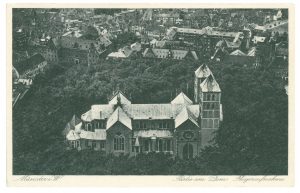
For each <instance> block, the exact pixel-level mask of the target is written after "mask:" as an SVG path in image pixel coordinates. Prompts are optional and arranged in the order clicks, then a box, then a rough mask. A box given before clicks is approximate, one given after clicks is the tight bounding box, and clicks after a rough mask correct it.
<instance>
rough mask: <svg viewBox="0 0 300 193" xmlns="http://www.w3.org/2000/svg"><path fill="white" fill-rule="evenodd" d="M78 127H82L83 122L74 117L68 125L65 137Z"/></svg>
mask: <svg viewBox="0 0 300 193" xmlns="http://www.w3.org/2000/svg"><path fill="white" fill-rule="evenodd" d="M78 125H79V126H78ZM78 127H81V120H80V119H79V118H78V117H77V116H76V115H73V117H72V118H71V120H70V121H69V122H68V123H67V124H66V126H65V129H64V131H63V135H67V134H68V133H69V131H70V130H75V129H76V128H78Z"/></svg>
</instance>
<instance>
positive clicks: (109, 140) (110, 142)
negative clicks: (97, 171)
mask: <svg viewBox="0 0 300 193" xmlns="http://www.w3.org/2000/svg"><path fill="white" fill-rule="evenodd" d="M106 132H107V137H106V152H107V153H113V154H115V155H120V154H122V153H124V154H128V153H131V140H132V131H131V130H130V129H128V128H127V127H126V126H124V125H123V124H122V123H120V122H117V123H115V124H114V125H113V126H112V127H111V128H109V129H108V130H107V131H106ZM119 133H120V134H121V135H123V136H124V137H125V141H124V151H123V152H115V151H114V137H115V136H116V135H117V134H119Z"/></svg>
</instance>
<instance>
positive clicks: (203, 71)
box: [194, 64, 211, 103]
mask: <svg viewBox="0 0 300 193" xmlns="http://www.w3.org/2000/svg"><path fill="white" fill-rule="evenodd" d="M210 74H211V71H210V69H209V68H208V66H207V65H206V64H202V65H201V66H200V67H199V68H198V69H197V70H196V71H195V83H194V102H195V103H200V95H199V93H200V91H201V88H200V84H201V83H202V82H203V81H204V80H205V79H206V78H207V77H208V76H209V75H210Z"/></svg>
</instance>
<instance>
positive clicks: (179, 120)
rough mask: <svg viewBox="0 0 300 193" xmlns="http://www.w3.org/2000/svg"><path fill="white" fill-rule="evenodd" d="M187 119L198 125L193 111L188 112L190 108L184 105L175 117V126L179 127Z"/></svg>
mask: <svg viewBox="0 0 300 193" xmlns="http://www.w3.org/2000/svg"><path fill="white" fill-rule="evenodd" d="M187 120H190V121H191V122H192V123H194V124H195V125H196V126H197V127H199V125H198V122H197V118H196V117H195V116H194V115H193V113H191V112H190V110H189V109H188V108H187V107H184V108H183V109H182V110H181V112H180V113H179V114H178V115H177V116H176V118H175V128H177V127H179V126H180V125H181V124H183V123H184V122H185V121H187Z"/></svg>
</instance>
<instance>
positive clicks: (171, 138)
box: [64, 64, 223, 159]
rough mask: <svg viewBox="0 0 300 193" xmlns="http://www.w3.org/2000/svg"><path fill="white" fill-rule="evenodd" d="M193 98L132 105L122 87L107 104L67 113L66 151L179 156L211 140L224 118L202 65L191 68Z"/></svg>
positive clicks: (211, 80) (196, 150) (195, 152)
mask: <svg viewBox="0 0 300 193" xmlns="http://www.w3.org/2000/svg"><path fill="white" fill-rule="evenodd" d="M194 89H195V93H196V94H195V96H194V102H193V101H192V100H191V99H189V98H188V97H187V96H186V95H185V94H184V93H180V94H179V95H178V96H176V97H175V98H174V100H172V101H171V102H170V103H166V104H134V103H132V102H131V101H130V100H129V99H128V98H127V97H126V96H125V95H124V94H123V93H122V92H121V91H118V92H116V93H115V94H114V95H113V97H112V98H111V99H110V100H109V102H108V104H97V105H92V106H91V109H90V110H88V111H87V112H85V113H84V114H82V115H81V117H80V121H79V119H77V118H76V117H74V116H73V117H72V119H71V121H70V122H69V123H68V124H67V126H66V129H65V130H64V131H67V132H64V136H65V139H66V145H67V148H68V149H76V150H85V149H93V150H95V151H102V152H103V153H107V154H110V153H112V154H114V155H121V154H129V155H130V156H134V155H136V154H138V153H148V152H164V153H169V154H172V155H174V156H178V157H180V158H184V159H190V158H193V157H195V156H197V155H199V154H200V152H201V149H203V148H204V147H207V146H209V145H212V144H213V138H214V135H215V131H217V130H218V128H219V126H220V122H221V121H222V119H223V114H222V105H221V88H220V86H219V84H218V83H217V81H216V79H215V77H214V75H213V74H212V72H211V71H210V69H209V68H208V66H207V65H205V64H204V65H202V66H200V67H199V68H198V69H197V70H196V71H195V85H194Z"/></svg>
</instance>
